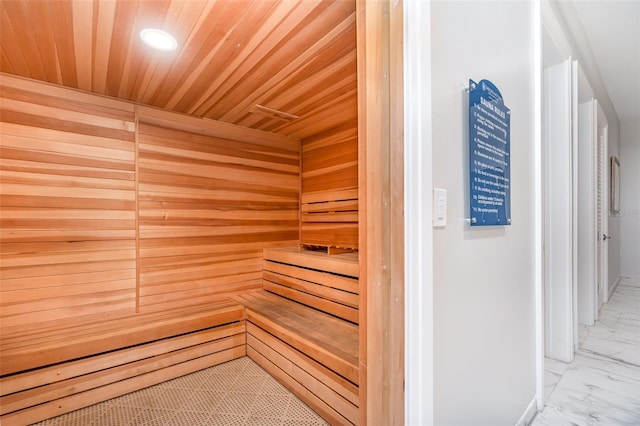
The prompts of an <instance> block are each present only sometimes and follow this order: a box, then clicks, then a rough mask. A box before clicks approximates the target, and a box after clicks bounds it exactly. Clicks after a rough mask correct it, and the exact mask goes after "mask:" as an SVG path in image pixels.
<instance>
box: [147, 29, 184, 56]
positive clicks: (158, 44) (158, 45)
mask: <svg viewBox="0 0 640 426" xmlns="http://www.w3.org/2000/svg"><path fill="white" fill-rule="evenodd" d="M140 38H141V39H142V41H144V42H145V43H146V44H148V45H149V46H151V47H153V48H154V49H158V50H165V51H169V50H175V49H176V48H177V47H178V42H177V41H176V39H175V38H173V36H172V35H171V34H169V33H167V32H164V31H162V30H158V29H155V28H146V29H144V30H142V31H140Z"/></svg>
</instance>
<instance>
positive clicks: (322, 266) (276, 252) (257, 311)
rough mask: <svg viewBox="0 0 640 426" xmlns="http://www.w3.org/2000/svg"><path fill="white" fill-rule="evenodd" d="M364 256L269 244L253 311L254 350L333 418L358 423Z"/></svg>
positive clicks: (248, 303) (250, 302)
mask: <svg viewBox="0 0 640 426" xmlns="http://www.w3.org/2000/svg"><path fill="white" fill-rule="evenodd" d="M357 277H358V257H357V254H353V253H349V254H340V255H327V254H326V253H319V252H313V251H300V250H298V249H297V248H290V249H265V250H264V261H263V286H264V289H265V290H263V291H259V292H252V293H247V294H243V295H240V296H236V297H234V299H235V300H236V301H238V302H240V303H242V304H243V305H244V306H245V307H246V311H247V321H248V323H247V355H248V356H249V357H250V358H252V359H253V360H254V361H255V362H256V363H258V364H259V365H260V366H262V367H263V368H264V369H265V370H267V371H268V372H269V373H270V374H271V375H272V376H274V377H275V378H277V379H278V380H279V381H280V382H281V383H283V384H284V385H285V386H286V387H288V388H289V389H290V390H291V391H292V392H293V393H294V394H296V395H297V396H298V397H299V398H300V399H302V400H303V401H305V402H306V403H307V404H308V405H309V406H311V407H312V408H313V409H314V410H315V411H316V412H317V413H319V414H320V415H321V416H322V417H323V418H324V419H325V420H327V421H328V422H329V423H330V424H337V425H343V424H344V425H348V424H358V407H359V391H358V382H359V364H358V362H359V361H358V353H359V336H358V333H359V330H358V324H357V321H358V278H357Z"/></svg>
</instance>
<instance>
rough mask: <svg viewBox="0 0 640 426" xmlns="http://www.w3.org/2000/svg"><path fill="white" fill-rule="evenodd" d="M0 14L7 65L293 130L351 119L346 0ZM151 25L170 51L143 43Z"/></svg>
mask: <svg viewBox="0 0 640 426" xmlns="http://www.w3.org/2000/svg"><path fill="white" fill-rule="evenodd" d="M0 15H1V16H0V18H1V21H0V27H1V33H0V47H1V49H0V50H1V51H0V54H1V58H0V59H1V65H0V66H1V68H0V69H1V71H2V72H5V73H10V74H16V75H19V76H23V77H28V78H32V79H36V80H41V81H47V82H51V83H54V84H59V85H64V86H68V87H72V88H78V89H81V90H86V91H91V92H94V93H98V94H104V95H108V96H112V97H117V98H121V99H126V100H130V101H133V102H137V103H142V104H147V105H152V106H156V107H159V108H164V109H168V110H173V111H177V112H182V113H187V114H190V115H193V116H197V117H204V118H209V119H214V120H220V121H224V122H228V123H233V124H238V125H241V126H246V127H251V128H255V129H260V130H266V131H270V132H275V133H280V134H284V135H289V136H294V137H298V138H305V137H309V136H311V135H315V134H318V133H321V132H323V131H326V130H329V129H332V128H335V127H339V126H342V125H345V124H346V125H353V123H354V122H355V121H356V120H357V99H356V89H357V88H356V32H355V1H352V0H297V1H294V0H208V1H206V0H192V1H189V0H158V1H156V0H145V1H132V0H131V1H127V0H121V1H112V0H107V1H105V0H59V1H37V0H24V1H17V0H2V1H1V2H0ZM148 27H155V28H160V29H164V30H166V31H168V32H170V33H171V34H173V35H174V37H175V38H176V39H177V40H178V44H179V48H178V50H176V51H174V52H159V51H154V50H152V49H151V48H149V47H147V46H146V45H144V44H143V43H142V41H141V40H140V37H139V33H140V31H141V30H142V29H144V28H148ZM256 105H262V106H265V107H267V108H273V109H276V110H280V111H284V112H286V113H288V114H292V115H294V116H298V117H299V118H297V119H294V120H292V121H285V120H283V119H280V118H274V117H269V116H266V115H265V114H264V112H260V111H258V112H256ZM252 111H253V112H252Z"/></svg>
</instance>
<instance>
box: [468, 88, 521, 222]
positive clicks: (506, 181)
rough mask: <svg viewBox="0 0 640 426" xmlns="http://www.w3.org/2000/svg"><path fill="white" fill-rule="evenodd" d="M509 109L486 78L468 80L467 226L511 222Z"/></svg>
mask: <svg viewBox="0 0 640 426" xmlns="http://www.w3.org/2000/svg"><path fill="white" fill-rule="evenodd" d="M510 127H511V111H510V110H509V108H507V107H506V106H505V105H504V102H503V100H502V95H501V94H500V91H499V90H498V88H497V87H496V86H495V85H494V84H493V83H491V82H490V81H489V80H481V81H480V83H476V82H475V81H473V80H469V181H470V182H469V183H470V185H471V191H470V194H471V200H470V203H469V204H470V206H471V226H491V225H493V226H495V225H511V159H510V157H509V153H510V139H511V134H510Z"/></svg>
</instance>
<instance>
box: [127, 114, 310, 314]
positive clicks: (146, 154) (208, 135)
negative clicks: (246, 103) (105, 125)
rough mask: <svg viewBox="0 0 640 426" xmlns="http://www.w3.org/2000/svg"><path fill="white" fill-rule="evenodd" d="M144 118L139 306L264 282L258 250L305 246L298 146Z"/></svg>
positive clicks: (203, 297)
mask: <svg viewBox="0 0 640 426" xmlns="http://www.w3.org/2000/svg"><path fill="white" fill-rule="evenodd" d="M154 113H155V111H154ZM154 113H151V114H149V115H151V119H150V120H149V121H153V122H154V123H155V122H157V114H154ZM139 120H140V127H139V134H138V137H139V206H140V214H139V225H140V308H141V310H142V311H149V310H162V309H167V308H168V307H176V306H186V305H193V304H199V303H203V302H206V301H207V300H213V299H215V298H218V297H220V295H221V294H227V293H232V292H238V291H247V290H252V289H256V288H259V287H261V278H262V253H261V250H262V249H263V248H264V247H277V246H281V245H291V244H297V243H298V229H299V228H298V226H299V222H298V221H299V219H298V217H299V216H298V200H299V189H298V179H299V143H297V141H295V140H291V139H290V138H285V137H282V136H277V135H273V134H264V133H263V132H256V131H250V130H249V129H245V130H242V129H240V130H239V129H234V132H240V133H238V134H237V135H236V134H235V133H229V136H227V137H222V136H221V135H222V134H224V130H225V128H223V129H222V132H220V131H219V129H217V128H216V126H217V125H216V124H214V123H209V124H207V123H204V124H203V123H202V122H201V123H199V124H200V127H201V128H203V127H204V128H208V131H207V130H206V129H203V131H201V132H199V133H193V132H190V131H185V130H179V129H172V128H167V127H159V126H158V125H156V124H153V125H152V124H147V111H146V110H145V111H140V113H139ZM200 121H202V120H200ZM185 122H186V123H187V124H188V123H189V122H190V120H185ZM171 124H172V122H169V121H165V125H171ZM175 127H182V128H185V126H184V125H183V126H179V125H178V126H175ZM218 127H219V126H218ZM223 127H224V126H223ZM188 128H191V127H188ZM213 135H216V136H213ZM263 137H264V140H263ZM234 138H237V139H240V141H239V140H236V139H234Z"/></svg>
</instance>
